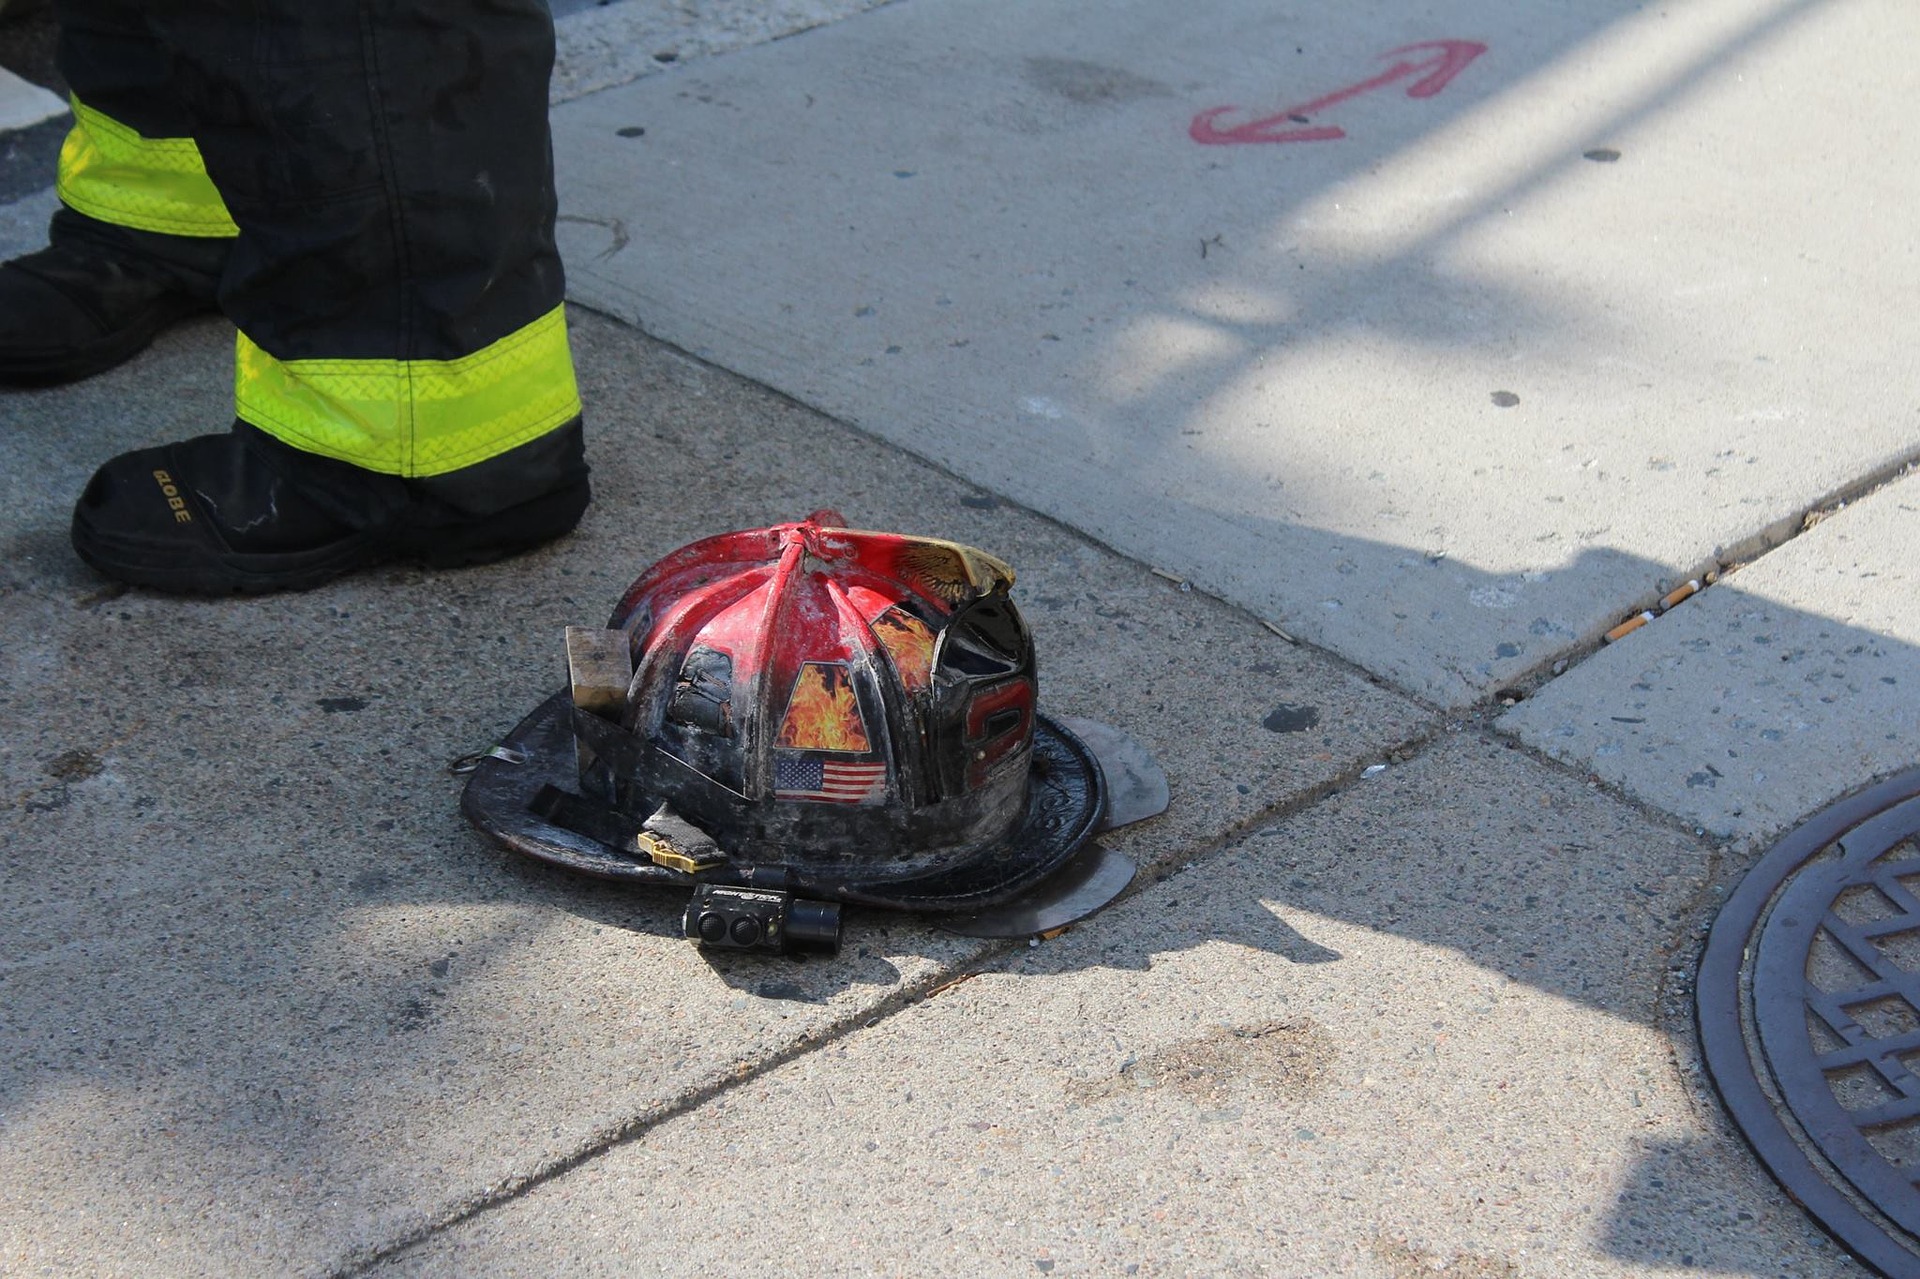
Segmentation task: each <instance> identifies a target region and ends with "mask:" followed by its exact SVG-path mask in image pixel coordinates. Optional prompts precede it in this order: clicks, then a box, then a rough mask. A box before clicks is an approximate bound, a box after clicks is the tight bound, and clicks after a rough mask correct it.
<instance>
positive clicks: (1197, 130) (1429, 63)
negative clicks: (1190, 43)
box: [1187, 40, 1487, 147]
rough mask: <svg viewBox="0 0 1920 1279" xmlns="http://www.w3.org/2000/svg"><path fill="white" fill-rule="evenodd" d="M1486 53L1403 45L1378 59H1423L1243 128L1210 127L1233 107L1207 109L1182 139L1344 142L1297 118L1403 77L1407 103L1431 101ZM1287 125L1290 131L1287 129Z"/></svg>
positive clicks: (1338, 131)
mask: <svg viewBox="0 0 1920 1279" xmlns="http://www.w3.org/2000/svg"><path fill="white" fill-rule="evenodd" d="M1486 51H1487V46H1486V45H1484V44H1481V43H1479V42H1478V41H1476V40H1425V41H1422V42H1421V43H1419V44H1409V45H1405V46H1403V47H1401V48H1398V49H1394V50H1391V51H1389V52H1387V53H1384V54H1382V55H1380V56H1381V57H1384V58H1398V57H1400V56H1401V55H1402V54H1408V53H1424V54H1426V55H1427V56H1425V57H1423V58H1419V59H1416V60H1412V61H1409V60H1405V59H1402V60H1401V61H1399V62H1396V63H1394V64H1393V65H1392V66H1390V67H1388V68H1387V69H1386V70H1385V71H1382V72H1381V73H1380V74H1379V75H1377V76H1374V77H1373V78H1372V79H1370V80H1362V81H1361V82H1360V83H1358V84H1350V85H1348V86H1347V87H1346V88H1344V89H1336V90H1334V91H1333V92H1332V93H1329V94H1327V95H1326V96H1325V97H1321V98H1315V99H1314V100H1313V101H1311V102H1303V103H1301V104H1300V105H1299V106H1297V107H1288V108H1287V109H1286V110H1284V111H1280V112H1276V113H1275V114H1273V115H1270V116H1262V117H1261V118H1260V119H1258V120H1248V121H1247V122H1246V123H1245V124H1236V125H1233V126H1231V127H1228V128H1222V127H1221V126H1220V125H1218V124H1217V123H1215V122H1216V121H1217V120H1219V118H1220V117H1221V116H1223V115H1226V114H1228V113H1229V112H1232V111H1238V110H1239V109H1240V108H1238V107H1212V108H1209V109H1208V110H1205V111H1202V112H1201V113H1200V114H1199V115H1197V116H1195V117H1193V123H1192V124H1191V125H1189V126H1188V127H1187V136H1189V137H1191V138H1192V139H1193V140H1194V141H1195V142H1199V143H1202V144H1204V145H1206V146H1215V147H1219V146H1238V145H1240V144H1243V143H1249V142H1327V141H1331V140H1332V139H1334V138H1344V137H1346V136H1347V131H1346V130H1345V129H1342V128H1341V127H1340V126H1339V125H1337V124H1315V125H1307V126H1304V127H1302V126H1301V125H1300V121H1299V119H1298V117H1300V116H1310V115H1312V114H1313V113H1314V112H1316V111H1324V110H1326V109H1327V108H1328V107H1331V106H1334V105H1336V104H1338V103H1341V102H1345V101H1346V100H1347V99H1348V98H1357V97H1359V96H1360V95H1361V94H1363V93H1371V92H1373V91H1374V90H1375V89H1384V88H1385V87H1386V86H1388V85H1390V84H1393V83H1395V82H1396V81H1399V80H1405V79H1407V78H1408V77H1409V76H1418V77H1419V79H1417V80H1415V81H1414V82H1413V83H1412V84H1410V85H1408V86H1407V96H1408V97H1409V98H1431V97H1432V96H1433V95H1434V94H1436V93H1438V92H1440V90H1442V89H1444V88H1446V87H1447V85H1448V83H1449V82H1450V81H1452V79H1453V78H1454V77H1455V76H1457V75H1459V74H1460V73H1461V72H1462V71H1463V70H1465V69H1466V66H1467V64H1468V63H1469V62H1472V61H1473V60H1474V59H1475V58H1477V57H1479V56H1480V55H1481V54H1483V53H1485V52H1486ZM1288 126H1292V127H1288Z"/></svg>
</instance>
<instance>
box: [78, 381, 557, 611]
mask: <svg viewBox="0 0 1920 1279" xmlns="http://www.w3.org/2000/svg"><path fill="white" fill-rule="evenodd" d="M589 496H590V491H589V487H588V483H587V463H586V451H585V443H584V437H583V434H582V431H581V426H580V419H579V418H575V419H573V421H571V422H569V423H567V424H566V425H564V426H561V427H558V428H557V429H555V430H553V431H550V432H548V433H547V434H546V435H543V436H541V437H540V438H538V439H536V440H532V441H529V442H528V443H526V444H522V445H520V446H519V447H517V448H514V449H510V450H508V451H507V452H506V453H503V454H501V455H500V456H498V457H494V458H489V459H488V460H486V461H484V462H480V463H478V464H476V465H473V466H468V467H464V468H462V469H460V470H457V471H452V472H449V473H447V474H445V475H436V476H432V477H430V478H426V479H401V478H399V477H397V476H392V475H382V474H380V473H378V472H375V471H367V470H363V469H361V468H360V467H357V466H351V465H349V464H347V463H345V462H338V461H335V460H333V459H332V458H326V457H321V456H319V455H318V454H314V453H307V452H304V451H302V450H300V449H296V448H293V447H292V446H290V445H287V444H284V443H282V442H281V441H280V440H278V439H276V438H274V437H273V436H271V435H268V434H267V433H266V432H265V431H262V430H259V429H258V428H256V427H253V426H250V425H248V424H247V423H245V422H236V423H234V426H233V430H231V431H230V432H228V433H227V434H225V435H202V436H197V437H195V438H194V439H190V440H186V441H183V442H181V443H179V444H169V445H164V446H162V447H160V448H149V449H139V450H136V451H134V452H132V453H125V454H122V455H121V456H119V457H117V458H114V459H113V460H112V461H110V462H108V463H107V464H106V465H105V466H103V467H101V468H100V469H99V471H97V472H96V473H95V474H94V477H93V479H92V480H91V481H90V482H89V483H88V485H87V487H86V491H85V492H83V493H82V494H81V496H80V501H79V503H78V505H76V506H75V507H74V512H73V546H74V549H75V550H76V551H78V552H79V553H80V558H81V559H83V560H85V561H86V562H87V563H88V564H91V565H92V566H93V567H94V568H96V569H98V570H99V571H100V572H102V573H104V574H106V575H107V576H108V577H112V578H116V579H118V580H120V581H122V582H127V583H130V584H132V585H134V586H144V587H148V588H150V589H152V590H156V591H165V592H167V593H169V594H175V595H225V594H228V593H230V592H240V593H242V594H248V595H252V594H260V593H264V592H267V591H301V590H306V589H308V588H310V587H314V586H318V585H320V584H321V583H322V582H325V581H327V580H329V579H331V578H334V577H338V576H340V575H341V574H342V573H350V572H353V571H354V570H356V569H362V568H367V567H369V566H372V565H375V564H380V563H384V562H387V561H390V560H414V561H419V562H423V563H425V564H427V565H428V566H430V567H433V568H454V567H458V566H461V565H466V564H484V563H488V562H491V561H493V560H498V559H505V558H506V557H507V556H510V555H515V554H518V553H520V552H521V551H526V550H530V549H532V548H533V547H535V546H538V545H540V544H541V543H542V542H547V541H551V540H552V539H554V538H556V537H559V536H560V535H561V534H563V533H565V532H567V531H568V530H570V529H572V528H573V526H574V525H575V524H577V523H578V522H579V520H580V516H581V513H582V512H584V511H585V510H586V507H587V502H588V499H589Z"/></svg>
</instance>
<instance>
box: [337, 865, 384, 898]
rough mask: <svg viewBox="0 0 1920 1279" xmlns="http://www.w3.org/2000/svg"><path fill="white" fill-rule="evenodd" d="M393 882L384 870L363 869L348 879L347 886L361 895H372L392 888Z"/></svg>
mask: <svg viewBox="0 0 1920 1279" xmlns="http://www.w3.org/2000/svg"><path fill="white" fill-rule="evenodd" d="M395 882H396V881H395V879H394V877H393V876H392V875H389V874H388V873H387V872H386V871H384V870H377V869H376V870H363V871H361V872H360V873H359V874H358V875H355V876H354V877H353V878H352V879H351V880H349V881H348V883H347V886H348V887H349V888H351V889H352V890H353V891H354V892H356V893H358V894H360V896H362V897H373V896H376V895H378V894H380V893H384V892H386V891H387V890H388V889H389V888H392V887H393V886H394V884H395Z"/></svg>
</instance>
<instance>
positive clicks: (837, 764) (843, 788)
mask: <svg viewBox="0 0 1920 1279" xmlns="http://www.w3.org/2000/svg"><path fill="white" fill-rule="evenodd" d="M773 793H774V796H775V798H778V799H811V800H818V801H821V802H823V803H828V804H871V803H877V802H879V801H880V800H882V799H885V798H886V794H887V765H886V763H885V761H883V760H843V759H828V758H825V757H824V756H820V755H778V756H775V757H774V761H773Z"/></svg>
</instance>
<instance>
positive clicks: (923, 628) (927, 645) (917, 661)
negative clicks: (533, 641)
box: [873, 608, 934, 693]
mask: <svg viewBox="0 0 1920 1279" xmlns="http://www.w3.org/2000/svg"><path fill="white" fill-rule="evenodd" d="M873 633H874V635H875V637H876V638H878V639H879V641H880V645H881V647H882V648H884V649H886V650H887V657H888V658H889V659H890V660H891V661H892V662H893V670H894V673H895V674H897V675H898V676H899V677H900V683H901V684H902V685H904V686H905V687H906V690H907V692H909V693H924V692H926V691H927V689H929V688H931V687H932V686H933V641H934V634H933V630H932V628H930V627H929V626H928V625H927V624H926V623H925V622H923V621H921V620H920V619H919V618H917V617H915V616H914V615H913V614H911V613H909V612H907V611H906V610H904V609H899V608H890V609H888V610H887V611H886V612H884V613H882V614H880V616H878V617H876V618H874V619H873Z"/></svg>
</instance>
